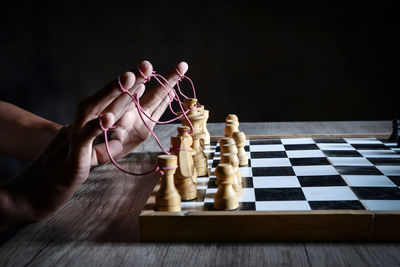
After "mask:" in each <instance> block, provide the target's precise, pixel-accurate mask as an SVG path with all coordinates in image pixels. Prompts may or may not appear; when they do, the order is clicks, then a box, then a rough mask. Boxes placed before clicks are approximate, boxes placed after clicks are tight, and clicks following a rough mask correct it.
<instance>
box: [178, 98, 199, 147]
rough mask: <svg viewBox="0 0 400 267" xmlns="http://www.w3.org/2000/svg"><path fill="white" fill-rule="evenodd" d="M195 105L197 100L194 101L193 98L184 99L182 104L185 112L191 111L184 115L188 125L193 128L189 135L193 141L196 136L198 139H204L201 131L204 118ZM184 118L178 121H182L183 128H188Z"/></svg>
mask: <svg viewBox="0 0 400 267" xmlns="http://www.w3.org/2000/svg"><path fill="white" fill-rule="evenodd" d="M196 105H197V99H195V98H188V99H185V100H184V102H183V106H184V108H185V110H187V109H191V110H189V111H188V113H186V117H187V118H188V119H189V121H190V123H191V124H192V126H193V132H192V133H191V134H190V135H191V136H192V138H193V139H194V136H195V135H198V136H199V138H200V139H204V138H205V134H204V131H203V124H204V119H205V118H204V116H203V114H202V112H199V110H198V108H197V107H196ZM200 110H201V109H200ZM178 114H179V113H178ZM186 117H185V116H183V117H181V119H180V120H181V121H182V124H183V126H188V127H190V123H189V121H188V120H187V119H186Z"/></svg>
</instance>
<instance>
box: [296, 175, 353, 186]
mask: <svg viewBox="0 0 400 267" xmlns="http://www.w3.org/2000/svg"><path fill="white" fill-rule="evenodd" d="M297 179H298V180H299V182H300V184H301V186H302V187H311V186H346V185H347V184H346V182H345V181H344V180H343V178H342V177H341V176H340V175H315V176H298V177H297Z"/></svg>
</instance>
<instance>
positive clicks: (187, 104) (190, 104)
mask: <svg viewBox="0 0 400 267" xmlns="http://www.w3.org/2000/svg"><path fill="white" fill-rule="evenodd" d="M196 105H197V99H196V98H187V99H185V100H184V101H183V108H184V110H188V109H190V110H189V112H188V113H186V115H187V116H192V115H196V113H198V109H197V107H196ZM197 115H198V114H197Z"/></svg>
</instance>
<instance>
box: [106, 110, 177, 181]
mask: <svg viewBox="0 0 400 267" xmlns="http://www.w3.org/2000/svg"><path fill="white" fill-rule="evenodd" d="M102 118H103V115H102V114H100V116H99V123H100V127H101V129H102V130H103V132H104V141H105V145H106V151H107V154H108V157H109V158H110V160H111V162H112V163H113V164H114V165H115V167H117V168H118V169H119V170H120V171H122V172H124V173H127V174H130V175H147V174H150V173H153V172H159V173H160V174H161V175H163V174H164V172H163V170H173V169H176V168H178V166H173V167H161V168H160V167H158V166H157V167H156V168H155V169H153V170H151V171H147V172H144V173H134V172H130V171H127V170H125V169H123V168H122V167H121V166H119V164H118V163H117V162H116V161H115V159H114V157H113V156H112V155H111V151H110V146H109V144H108V137H107V132H108V130H109V129H113V128H115V127H114V126H113V127H111V128H105V127H104V126H103V121H102Z"/></svg>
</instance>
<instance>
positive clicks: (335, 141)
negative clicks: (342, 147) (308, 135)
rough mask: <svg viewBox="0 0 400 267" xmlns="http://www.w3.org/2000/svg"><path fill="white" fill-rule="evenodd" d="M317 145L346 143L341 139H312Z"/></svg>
mask: <svg viewBox="0 0 400 267" xmlns="http://www.w3.org/2000/svg"><path fill="white" fill-rule="evenodd" d="M313 139H314V142H315V143H318V144H343V143H347V142H346V141H345V140H344V139H343V138H313Z"/></svg>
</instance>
